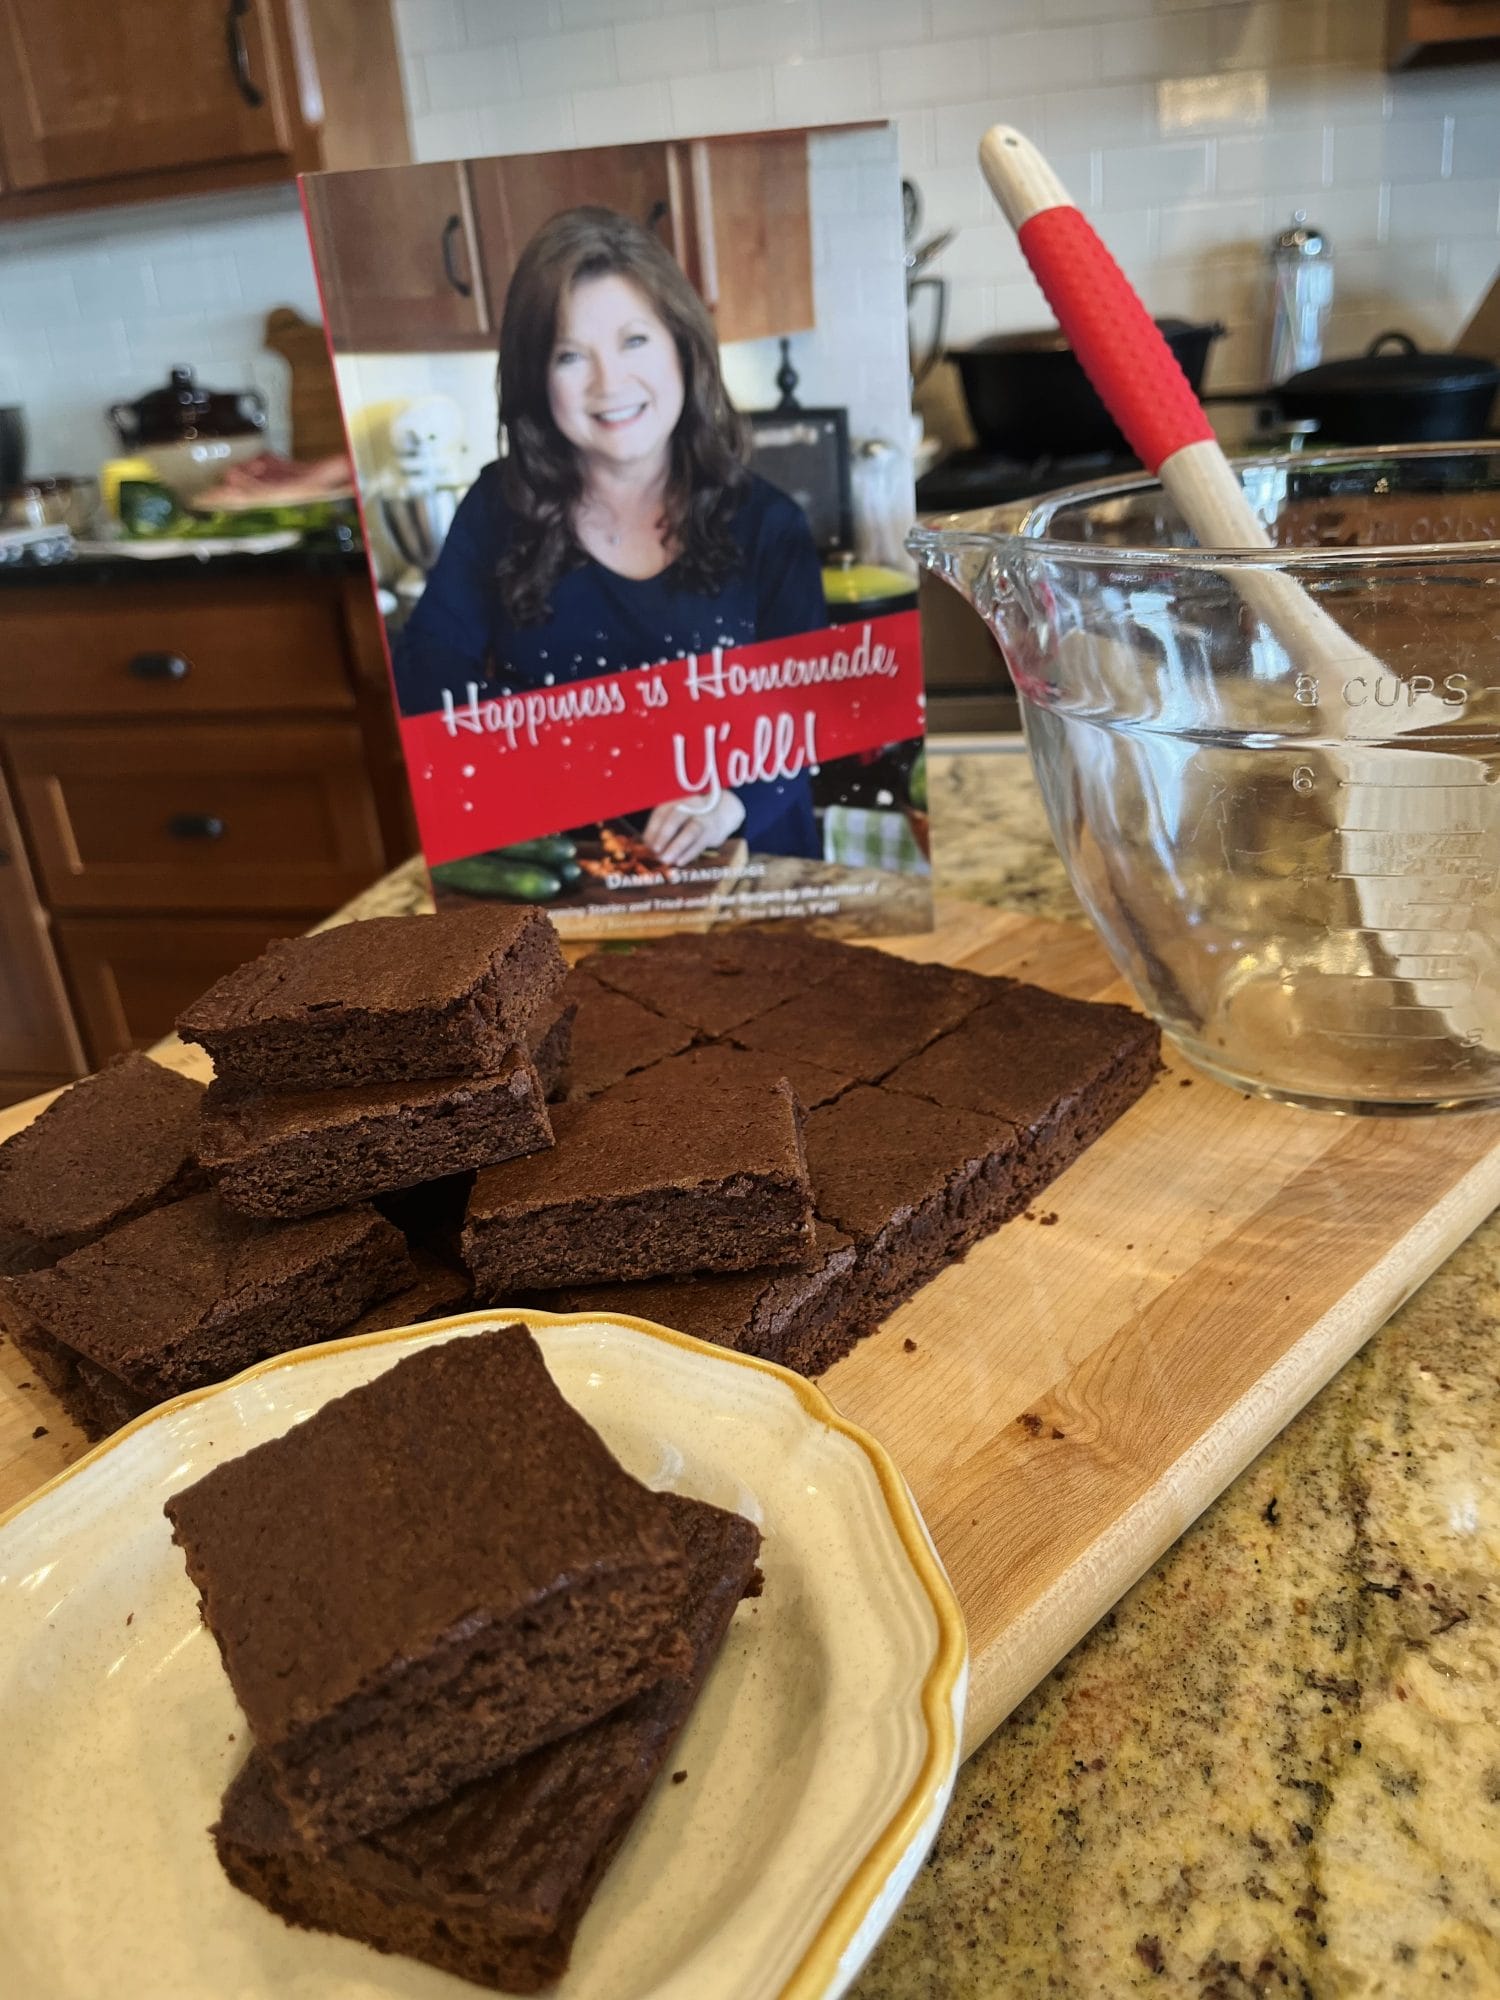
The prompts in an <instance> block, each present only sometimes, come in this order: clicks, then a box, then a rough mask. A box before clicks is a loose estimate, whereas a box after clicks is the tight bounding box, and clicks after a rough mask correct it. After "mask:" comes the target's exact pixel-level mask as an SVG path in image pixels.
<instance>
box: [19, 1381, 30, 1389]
mask: <svg viewBox="0 0 1500 2000" xmlns="http://www.w3.org/2000/svg"><path fill="white" fill-rule="evenodd" d="M16 1387H17V1388H18V1389H29V1388H30V1387H31V1384H30V1383H29V1382H18V1383H17V1384H16Z"/></svg>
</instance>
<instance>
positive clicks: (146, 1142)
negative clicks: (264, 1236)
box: [0, 1054, 205, 1272]
mask: <svg viewBox="0 0 1500 2000" xmlns="http://www.w3.org/2000/svg"><path fill="white" fill-rule="evenodd" d="M202 1096H203V1085H202V1084H201V1083H195V1082H194V1081H193V1080H192V1078H191V1077H186V1076H181V1075H179V1073H178V1072H177V1071H176V1070H171V1069H164V1068H163V1067H162V1065H161V1064H160V1063H155V1062H152V1060H151V1059H150V1057H149V1056H143V1055H138V1054H132V1055H125V1056H116V1057H115V1058H114V1060H113V1061H112V1062H108V1063H106V1064H105V1065H104V1068H103V1069H101V1070H100V1071H99V1072H98V1074H97V1075H96V1076H86V1077H85V1078H84V1079H83V1081H82V1082H81V1083H75V1084H73V1085H72V1086H71V1087H70V1088H69V1089H67V1090H65V1091H64V1092H63V1093H62V1095H61V1096H60V1097H57V1098H54V1099H53V1101H52V1103H51V1104H49V1105H48V1106H47V1108H46V1110H45V1111H43V1112H42V1113H41V1115H40V1116H39V1117H38V1118H35V1119H33V1121H32V1122H31V1124H30V1125H28V1126H26V1127H25V1128H24V1130H22V1131H20V1132H17V1133H16V1134H15V1135H14V1136H13V1137H12V1138H9V1139H7V1140H6V1141H5V1143H4V1144H3V1145H0V1271H8V1272H15V1271H40V1270H44V1269H45V1268H46V1266H47V1265H49V1264H55V1263H56V1262H57V1260H58V1258H59V1257H66V1256H67V1255H68V1253H69V1251H71V1250H78V1249H81V1248H82V1247H83V1245H84V1244H85V1243H92V1242H94V1241H95V1240H96V1239H97V1238H98V1237H100V1236H103V1235H104V1233H105V1232H106V1230H110V1229H114V1228H115V1227H117V1226H118V1224H120V1223H122V1222H129V1221H130V1220H131V1218H132V1217H133V1216H137V1215H144V1214H145V1212H146V1210H147V1209H148V1208H159V1207H161V1205H162V1204H163V1203H164V1202H169V1201H176V1200H177V1199H178V1198H179V1197H180V1196H181V1195H185V1194H192V1193H193V1192H194V1191H195V1190H196V1189H198V1188H201V1187H203V1186H204V1185H205V1181H204V1176H203V1174H202V1172H201V1171H200V1169H199V1167H198V1163H197V1160H196V1158H195V1156H194V1155H195V1141H196V1139H197V1136H198V1107H199V1103H200V1101H201V1099H202Z"/></svg>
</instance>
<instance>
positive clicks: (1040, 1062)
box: [886, 981, 1161, 1200]
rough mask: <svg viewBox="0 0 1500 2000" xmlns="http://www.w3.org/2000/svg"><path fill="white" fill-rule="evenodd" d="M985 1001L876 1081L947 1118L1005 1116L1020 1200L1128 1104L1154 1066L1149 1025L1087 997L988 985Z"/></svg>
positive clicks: (1157, 1036)
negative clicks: (950, 1114) (1015, 1137)
mask: <svg viewBox="0 0 1500 2000" xmlns="http://www.w3.org/2000/svg"><path fill="white" fill-rule="evenodd" d="M995 984H996V991H995V994H994V996H993V997H992V998H991V999H990V1000H989V1001H987V1002H986V1004H985V1005H984V1006H983V1007H980V1008H977V1009H976V1010H975V1012H974V1013H972V1014H970V1015H969V1016H968V1018H967V1019H966V1020H964V1021H962V1022H960V1023H959V1025H958V1027H956V1028H955V1029H953V1031H952V1032H951V1033H950V1034H947V1035H944V1036H943V1037H942V1038H941V1039H940V1040H939V1041H936V1042H933V1043H932V1044H931V1045H930V1046H929V1047H927V1048H926V1049H924V1050H923V1051H922V1053H921V1054H920V1055H917V1056H913V1057H912V1058H911V1060H910V1061H909V1062H904V1063H902V1065H901V1066H900V1068H899V1069H896V1070H893V1071H892V1073H891V1074H890V1075H889V1076H888V1077H887V1078H886V1087H887V1089H890V1090H903V1091H910V1092H911V1093H913V1094H914V1095H916V1096H919V1097H929V1098H931V1099H932V1101H933V1102H934V1103H935V1104H945V1105H949V1106H951V1107H952V1108H953V1109H954V1110H956V1111H978V1112H983V1113H985V1114H987V1115H994V1116H998V1117H1001V1118H1004V1119H1007V1120H1008V1121H1009V1122H1010V1123H1011V1124H1012V1125H1014V1126H1015V1127H1016V1130H1017V1132H1018V1133H1019V1135H1020V1151H1019V1154H1018V1156H1017V1161H1016V1172H1017V1177H1018V1182H1019V1185H1020V1190H1021V1192H1022V1193H1023V1194H1024V1195H1025V1196H1026V1197H1027V1199H1028V1200H1029V1199H1030V1197H1031V1196H1032V1195H1034V1194H1036V1193H1037V1192H1038V1191H1039V1190H1040V1189H1041V1188H1043V1187H1045V1186H1046V1184H1047V1182H1048V1181H1051V1180H1055V1179H1056V1177H1057V1176H1058V1175H1059V1174H1060V1173H1061V1172H1062V1171H1063V1169H1064V1167H1066V1166H1067V1165H1068V1164H1069V1162H1070V1161H1072V1160H1075V1159H1077V1157H1078V1155H1079V1154H1080V1153H1081V1152H1082V1151H1083V1150H1084V1148H1085V1147H1086V1146H1091V1145H1092V1144H1093V1143H1094V1141H1095V1140H1096V1139H1097V1138H1098V1137H1099V1134H1100V1133H1101V1132H1103V1131H1104V1130H1105V1129H1106V1128H1107V1127H1108V1126H1110V1125H1112V1124H1113V1123H1114V1121H1115V1120H1116V1119H1117V1118H1118V1117H1119V1116H1120V1114H1121V1112H1123V1111H1125V1110H1127V1109H1128V1108H1129V1107H1130V1105H1132V1104H1134V1102H1135V1101H1136V1099H1137V1098H1138V1097H1139V1096H1140V1095H1141V1094H1142V1092H1143V1091H1145V1090H1146V1088H1147V1087H1148V1085H1149V1084H1150V1083H1151V1080H1152V1078H1153V1077H1154V1076H1155V1075H1156V1074H1157V1072H1158V1071H1159V1070H1160V1068H1161V1031H1160V1030H1159V1029H1158V1028H1157V1027H1156V1025H1155V1023H1154V1022H1152V1021H1148V1020H1146V1019H1145V1018H1144V1016H1142V1015H1140V1014H1136V1013H1134V1012H1132V1010H1131V1009H1130V1008H1129V1007H1116V1006H1112V1005H1109V1004H1107V1003H1104V1002H1101V1001H1097V1000H1070V999H1068V998H1066V997H1065V996H1064V995H1063V994H1060V993H1049V992H1047V991H1046V990H1045V989H1044V988H1043V987H1040V986H1020V985H1010V984H1008V983H1002V982H999V981H997V982H996V983H995Z"/></svg>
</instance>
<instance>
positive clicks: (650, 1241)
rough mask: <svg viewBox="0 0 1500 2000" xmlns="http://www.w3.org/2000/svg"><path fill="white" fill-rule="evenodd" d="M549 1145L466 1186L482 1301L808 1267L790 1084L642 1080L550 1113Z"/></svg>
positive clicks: (805, 1193)
mask: <svg viewBox="0 0 1500 2000" xmlns="http://www.w3.org/2000/svg"><path fill="white" fill-rule="evenodd" d="M552 1125H553V1132H554V1134H555V1136H556V1141H557V1143H556V1145H554V1146H553V1147H552V1149H551V1151H550V1152H546V1153H534V1154H533V1155H532V1156H531V1157H530V1158H529V1159H525V1160H508V1161H507V1162H506V1163H505V1165H503V1166H499V1167H486V1168H485V1169H484V1170H483V1172H482V1173H479V1174H476V1175H475V1178H474V1187H473V1191H472V1193H471V1194H470V1196H469V1207H468V1215H467V1219H466V1221H465V1223H464V1233H463V1255H464V1262H465V1263H466V1264H467V1265H468V1267H469V1270H470V1272H471V1273H472V1275H473V1278H474V1288H475V1295H476V1297H477V1298H478V1299H479V1300H480V1301H481V1302H484V1301H486V1300H488V1301H494V1302H498V1301H500V1300H502V1299H505V1298H514V1297H515V1296H516V1295H517V1294H518V1293H521V1292H529V1291H551V1290H555V1289H556V1288H557V1287H558V1286H559V1285H572V1284H590V1283H609V1282H615V1281H623V1280H626V1279H630V1278H655V1277H671V1276H681V1275H683V1274H685V1273H687V1272H690V1271H752V1270H755V1269H757V1268H758V1267H760V1266H761V1265H769V1264H787V1263H799V1262H806V1260H807V1258H808V1257H809V1256H810V1255H811V1252H812V1191H811V1189H810V1188H809V1186H808V1179H807V1161H806V1158H805V1156H804V1153H803V1146H802V1132H801V1113H800V1110H799V1107H798V1105H797V1101H796V1099H795V1098H794V1097H793V1095H792V1092H791V1088H790V1086H789V1085H788V1084H787V1083H786V1082H785V1081H784V1080H783V1079H781V1078H777V1079H776V1080H774V1081H773V1082H770V1083H766V1082H760V1081H757V1082H745V1083H728V1082H726V1083H723V1084H718V1085H709V1084H706V1083H700V1082H699V1081H697V1080H696V1079H694V1078H691V1077H686V1076H683V1075H681V1074H679V1073H676V1072H672V1073H667V1072H664V1073H663V1074H661V1075H658V1074H657V1072H655V1071H652V1070H648V1071H646V1072H644V1074H643V1075H641V1076H638V1077H631V1078H629V1079H627V1081H626V1082H624V1083H622V1084H618V1085H617V1086H616V1087H615V1088H614V1089H613V1090H608V1091H605V1092H604V1094H603V1095H602V1096H599V1097H592V1098H590V1099H589V1100H588V1102H587V1103H584V1104H562V1105H559V1106H558V1107H557V1109H556V1111H555V1112H554V1114H553V1120H552Z"/></svg>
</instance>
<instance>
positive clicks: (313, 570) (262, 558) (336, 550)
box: [0, 541, 367, 590]
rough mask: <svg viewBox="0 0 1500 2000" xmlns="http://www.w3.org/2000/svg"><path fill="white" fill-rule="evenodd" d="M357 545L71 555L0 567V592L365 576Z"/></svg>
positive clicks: (310, 543)
mask: <svg viewBox="0 0 1500 2000" xmlns="http://www.w3.org/2000/svg"><path fill="white" fill-rule="evenodd" d="M366 567H367V566H366V562H365V552H364V549H363V547H362V546H361V545H360V544H359V543H357V542H356V543H354V544H353V545H352V546H347V547H346V546H342V545H339V544H336V543H332V542H328V541H306V542H299V543H298V544H297V545H296V547H295V548H288V549H268V550H266V551H265V552H264V553H262V554H260V555H246V554H234V555H213V556H211V555H193V554H185V555H173V556H130V555H73V556H66V557H64V558H63V559H62V560H61V561H60V562H47V563H38V562H0V590H49V589H51V590H56V589H58V588H59V587H62V588H66V589H69V590H73V589H76V588H77V587H78V586H79V585H84V586H86V587H93V586H96V585H97V586H101V587H102V586H109V587H110V588H118V586H119V585H120V584H122V583H162V582H169V581H170V582H187V583H196V582H206V581H208V580H210V579H214V578H223V577H243V576H251V577H258V578H260V579H262V580H264V579H266V578H268V577H276V576H364V575H365V574H366Z"/></svg>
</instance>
